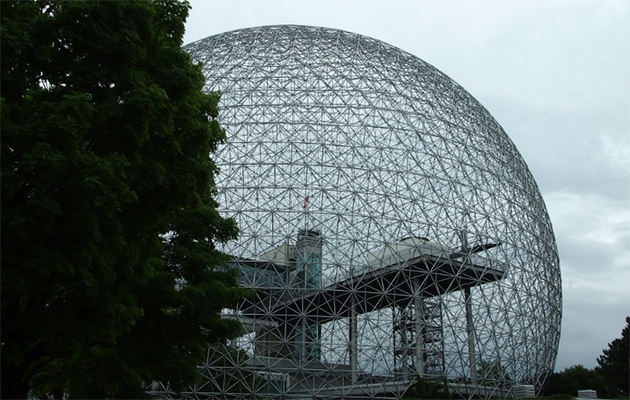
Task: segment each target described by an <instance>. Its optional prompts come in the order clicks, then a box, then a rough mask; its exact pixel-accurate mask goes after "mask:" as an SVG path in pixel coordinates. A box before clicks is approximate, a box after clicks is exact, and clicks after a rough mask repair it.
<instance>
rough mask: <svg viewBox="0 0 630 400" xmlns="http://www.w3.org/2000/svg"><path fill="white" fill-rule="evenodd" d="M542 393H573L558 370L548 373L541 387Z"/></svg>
mask: <svg viewBox="0 0 630 400" xmlns="http://www.w3.org/2000/svg"><path fill="white" fill-rule="evenodd" d="M543 393H544V395H545V396H552V395H559V394H568V395H570V394H571V393H573V389H572V388H571V385H570V384H569V382H567V380H566V379H565V378H564V376H563V375H562V374H561V373H559V372H554V373H553V374H551V375H549V377H548V378H547V380H545V386H544V387H543Z"/></svg>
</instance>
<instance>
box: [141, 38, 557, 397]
mask: <svg viewBox="0 0 630 400" xmlns="http://www.w3.org/2000/svg"><path fill="white" fill-rule="evenodd" d="M185 49H186V51H187V52H189V53H190V55H191V56H192V59H193V60H194V62H196V63H200V64H201V65H202V68H203V72H204V75H205V76H206V79H207V81H206V87H205V89H206V90H207V91H217V90H218V91H221V92H222V97H221V101H220V107H221V111H220V118H219V119H220V123H221V125H222V126H223V127H224V128H225V129H226V131H227V137H228V142H227V143H226V144H224V145H223V146H221V147H220V148H219V150H218V152H217V153H216V155H214V158H215V161H216V163H217V164H218V165H219V166H220V167H221V173H220V175H219V176H218V180H217V187H218V195H217V199H218V202H219V203H220V212H221V213H222V215H224V216H228V217H233V218H234V219H235V220H236V221H237V223H238V225H239V227H240V231H241V234H240V237H239V239H238V240H236V241H233V242H230V243H228V244H227V245H225V247H224V248H223V249H222V250H223V251H224V252H225V253H227V254H229V255H230V256H231V257H232V260H233V261H232V264H233V266H234V267H235V268H237V269H238V271H239V274H240V282H241V284H242V285H243V286H245V287H249V288H251V289H252V290H253V292H254V293H255V297H254V298H251V299H247V300H244V301H243V302H242V303H241V304H240V305H239V307H238V308H237V309H235V310H226V311H225V315H224V317H225V318H236V319H238V320H240V321H241V322H242V324H243V327H244V330H245V331H246V334H245V335H243V336H242V337H240V338H238V339H236V340H234V341H233V342H232V343H229V344H226V345H225V346H215V347H212V348H210V349H209V350H208V354H207V359H206V360H204V361H203V362H202V363H201V364H200V372H201V376H202V378H201V380H200V382H199V383H198V384H196V385H195V386H193V387H191V388H190V389H189V390H187V391H185V392H184V393H182V395H183V396H184V397H187V398H199V399H201V398H211V397H223V398H253V397H256V398H282V399H303V398H318V399H325V398H379V397H381V398H388V397H389V398H396V397H397V396H400V395H402V394H403V393H404V392H405V390H407V389H408V387H409V386H410V385H411V384H412V383H413V382H414V381H416V380H417V379H422V380H424V381H425V382H426V383H427V384H437V383H436V382H440V384H442V385H443V387H447V388H448V390H449V392H450V393H451V394H452V395H454V396H460V397H463V398H473V397H482V398H489V397H509V396H510V395H512V394H513V393H514V392H515V390H516V389H515V388H517V389H518V388H521V387H523V385H531V386H533V388H534V389H536V390H538V389H540V388H541V386H542V384H543V382H544V380H545V379H546V377H547V376H548V375H549V374H550V373H551V372H552V371H553V368H554V363H555V358H556V354H557V349H558V342H559V338H560V320H561V305H562V304H561V303H562V293H561V280H560V266H559V260H558V254H557V249H556V242H555V238H554V234H553V230H552V226H551V223H550V221H549V217H548V215H547V211H546V207H545V204H544V202H543V199H542V197H541V194H540V191H539V189H538V187H537V185H536V182H535V181H534V178H533V177H532V175H531V173H530V171H529V170H528V168H527V165H526V164H525V162H524V160H523V158H522V157H521V155H520V154H519V153H518V151H517V149H516V147H515V146H514V144H513V143H512V141H511V140H510V139H509V137H508V136H507V135H506V133H505V132H504V131H503V129H502V128H501V126H500V125H499V124H498V123H497V122H496V121H495V120H494V118H493V117H492V116H491V115H490V113H489V112H488V111H487V110H486V109H485V108H484V107H483V106H482V105H481V104H479V102H478V101H476V100H475V99H474V98H473V97H472V96H471V95H470V94H469V93H468V92H466V91H465V90H464V89H463V88H462V87H461V86H459V85H458V84H457V83H456V82H454V81H453V80H452V79H450V78H449V77H447V76H446V75H444V74H443V73H441V72H440V71H439V70H437V69H436V68H435V67H433V66H431V65H429V64H427V63H426V62H424V61H422V60H421V59H419V58H417V57H416V56H413V55H411V54H409V53H406V52H404V51H402V50H400V49H398V48H396V47H393V46H391V45H388V44H386V43H383V42H381V41H378V40H375V39H372V38H368V37H365V36H361V35H357V34H354V33H349V32H344V31H340V30H334V29H326V28H317V27H306V26H267V27H258V28H250V29H242V30H237V31H233V32H227V33H223V34H219V35H216V36H212V37H208V38H206V39H202V40H199V41H197V42H195V43H192V44H189V45H187V46H186V47H185ZM158 389H159V390H154V391H153V392H152V393H153V394H155V395H159V396H163V397H169V396H174V394H172V393H171V392H169V389H168V387H167V385H162V386H161V387H160V388H158Z"/></svg>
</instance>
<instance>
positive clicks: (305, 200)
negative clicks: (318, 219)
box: [302, 194, 308, 208]
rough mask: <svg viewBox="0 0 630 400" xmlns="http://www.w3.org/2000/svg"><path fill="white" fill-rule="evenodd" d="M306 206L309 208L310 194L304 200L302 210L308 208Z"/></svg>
mask: <svg viewBox="0 0 630 400" xmlns="http://www.w3.org/2000/svg"><path fill="white" fill-rule="evenodd" d="M306 206H308V194H307V195H306V198H305V199H304V205H303V206H302V208H306Z"/></svg>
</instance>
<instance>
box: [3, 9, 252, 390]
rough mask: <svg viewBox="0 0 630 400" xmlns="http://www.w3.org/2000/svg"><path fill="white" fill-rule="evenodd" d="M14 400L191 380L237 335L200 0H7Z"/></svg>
mask: <svg viewBox="0 0 630 400" xmlns="http://www.w3.org/2000/svg"><path fill="white" fill-rule="evenodd" d="M1 7H2V8H1V18H2V20H1V22H2V24H1V35H2V48H1V52H2V53H1V62H2V65H1V88H2V98H1V113H2V114H1V123H2V127H1V128H2V160H1V163H2V164H1V166H2V233H3V235H2V398H24V397H26V395H27V393H32V394H42V393H66V394H67V395H70V396H71V397H84V398H94V397H98V398H103V397H105V396H108V397H116V396H127V397H134V396H135V395H137V392H134V391H136V390H137V389H138V387H139V386H138V385H139V383H141V382H143V381H144V382H148V381H151V380H168V381H170V382H171V385H173V386H174V387H175V388H177V387H178V386H181V385H182V384H184V383H185V382H188V381H190V380H191V379H193V378H194V376H195V374H196V363H197V361H198V356H199V355H200V354H201V353H202V350H203V349H204V347H206V346H207V344H208V343H215V342H220V341H222V340H225V339H226V338H230V337H232V336H234V335H235V334H236V333H237V329H238V328H237V325H236V324H235V322H234V321H230V320H223V319H221V318H220V315H219V313H220V311H221V309H222V308H225V307H230V306H233V305H234V304H235V303H236V302H237V301H238V300H239V299H240V298H241V296H242V295H243V291H242V289H240V288H239V287H238V284H237V277H236V273H235V271H233V270H231V269H230V268H228V267H227V256H226V255H224V254H222V253H220V252H219V251H217V250H216V249H215V243H217V242H225V241H228V240H231V239H233V238H235V236H236V234H237V228H236V226H235V223H234V221H233V220H231V219H225V218H222V217H221V216H220V215H219V214H218V212H217V207H218V204H217V203H216V201H215V200H214V196H215V194H216V188H215V184H214V177H215V175H216V174H217V173H218V167H217V166H216V165H215V164H214V163H213V161H212V160H211V159H210V157H209V154H210V153H211V152H213V151H214V150H215V149H216V146H217V145H218V144H219V143H220V142H222V141H223V140H224V138H225V133H224V131H223V130H222V129H221V127H220V126H219V124H218V122H217V116H218V105H217V104H218V101H219V95H218V94H216V93H215V94H211V95H205V94H203V93H202V92H201V88H202V86H203V83H204V80H203V75H202V74H201V71H200V69H199V68H198V67H196V66H194V65H192V63H191V61H190V59H189V57H188V55H187V54H186V53H185V52H184V51H183V50H182V48H181V44H182V37H183V33H184V21H185V19H186V17H187V15H188V9H189V6H188V4H187V3H186V2H176V1H168V0H154V1H108V2H97V1H85V2H66V1H61V0H35V1H20V2H1Z"/></svg>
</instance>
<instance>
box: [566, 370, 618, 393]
mask: <svg viewBox="0 0 630 400" xmlns="http://www.w3.org/2000/svg"><path fill="white" fill-rule="evenodd" d="M560 374H561V375H562V378H563V379H564V383H563V385H565V386H563V389H564V390H568V392H565V393H568V394H571V395H573V396H577V394H578V393H577V392H578V390H583V389H592V390H595V391H597V396H598V397H600V398H606V397H607V391H606V388H605V385H604V381H603V379H602V377H601V376H600V375H599V374H598V373H597V372H596V371H595V370H594V369H588V368H586V367H584V366H583V365H573V366H571V367H568V368H565V369H564V370H563V371H562V372H561V373H560Z"/></svg>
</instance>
